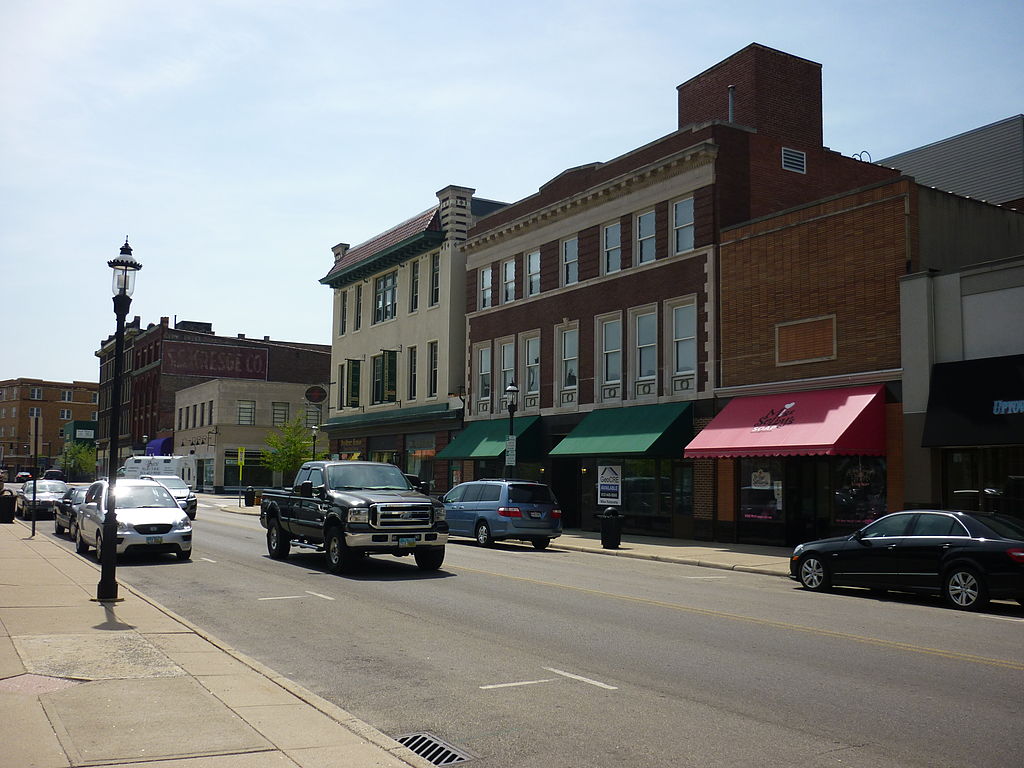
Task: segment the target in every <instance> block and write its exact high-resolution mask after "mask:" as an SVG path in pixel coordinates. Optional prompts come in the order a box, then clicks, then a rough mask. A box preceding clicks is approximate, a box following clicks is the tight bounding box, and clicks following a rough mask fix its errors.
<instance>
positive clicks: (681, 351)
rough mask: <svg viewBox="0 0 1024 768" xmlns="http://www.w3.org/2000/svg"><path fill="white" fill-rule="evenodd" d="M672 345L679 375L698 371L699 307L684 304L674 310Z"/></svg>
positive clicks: (675, 365)
mask: <svg viewBox="0 0 1024 768" xmlns="http://www.w3.org/2000/svg"><path fill="white" fill-rule="evenodd" d="M672 343H673V357H674V368H675V372H676V373H677V374H680V373H693V372H694V371H696V370H697V305H696V304H684V305H682V306H679V307H676V308H675V309H673V310H672Z"/></svg>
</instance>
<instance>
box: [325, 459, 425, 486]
mask: <svg viewBox="0 0 1024 768" xmlns="http://www.w3.org/2000/svg"><path fill="white" fill-rule="evenodd" d="M327 485H328V486H329V487H330V488H331V490H333V491H346V490H352V489H354V488H364V489H367V490H379V491H385V490H387V491H392V490H393V491H407V490H409V487H410V486H409V482H408V481H407V480H406V479H405V475H403V474H402V471H401V470H400V469H399V468H398V467H395V466H391V465H388V464H382V465H375V464H349V465H345V464H336V465H334V466H331V467H328V468H327Z"/></svg>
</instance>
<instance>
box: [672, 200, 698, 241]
mask: <svg viewBox="0 0 1024 768" xmlns="http://www.w3.org/2000/svg"><path fill="white" fill-rule="evenodd" d="M672 239H673V242H674V243H675V248H676V250H675V252H676V253H684V252H685V251H692V250H693V198H692V197H688V198H686V199H685V200H680V201H679V202H677V203H675V204H674V205H673V206H672Z"/></svg>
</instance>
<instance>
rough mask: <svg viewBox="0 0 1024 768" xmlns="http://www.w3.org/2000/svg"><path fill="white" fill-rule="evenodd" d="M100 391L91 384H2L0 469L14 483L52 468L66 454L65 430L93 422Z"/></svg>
mask: <svg viewBox="0 0 1024 768" xmlns="http://www.w3.org/2000/svg"><path fill="white" fill-rule="evenodd" d="M97 390H98V387H97V385H96V384H95V383H94V382H88V381H69V382H64V381H43V380H42V379H26V378H18V379H6V380H3V381H0V468H3V469H6V470H7V474H8V476H9V478H10V479H11V480H13V479H14V476H15V474H16V473H18V472H20V471H22V470H32V469H33V467H34V466H35V460H36V456H37V455H38V457H39V466H40V467H42V468H45V467H49V466H52V465H53V464H54V459H55V458H56V457H59V456H60V455H61V454H62V453H63V452H64V441H65V438H66V436H65V434H64V427H65V426H66V425H67V424H68V423H69V422H73V421H94V420H95V419H96V410H97V407H98V406H97Z"/></svg>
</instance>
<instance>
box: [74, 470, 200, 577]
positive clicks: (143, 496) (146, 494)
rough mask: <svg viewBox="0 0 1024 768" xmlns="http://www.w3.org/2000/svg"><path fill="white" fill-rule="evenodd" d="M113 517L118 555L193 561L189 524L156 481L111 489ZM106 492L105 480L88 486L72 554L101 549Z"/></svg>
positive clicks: (121, 482)
mask: <svg viewBox="0 0 1024 768" xmlns="http://www.w3.org/2000/svg"><path fill="white" fill-rule="evenodd" d="M114 498H115V500H116V502H117V503H116V504H115V506H114V515H115V517H116V518H117V553H118V554H119V555H121V554H124V553H125V552H128V551H138V552H154V553H158V552H173V553H174V554H176V555H177V556H178V559H179V560H188V559H189V558H190V557H192V521H191V520H189V518H188V515H186V514H185V512H184V511H183V510H182V509H181V507H180V506H178V502H177V501H175V499H174V497H173V496H171V493H170V491H168V490H167V489H166V488H165V487H164V486H162V485H161V484H160V483H158V482H156V481H155V480H141V479H139V480H129V479H124V478H123V479H120V480H118V481H117V485H116V486H115V487H114ZM108 499H109V488H108V482H107V481H106V480H99V481H97V482H95V483H93V484H92V485H90V486H89V490H88V491H86V494H85V503H84V504H82V507H81V514H80V515H79V518H78V533H77V535H76V536H75V550H76V551H77V552H78V554H80V555H84V554H86V553H87V552H88V551H89V549H90V547H95V548H96V559H97V560H98V559H99V558H100V553H101V551H102V548H103V520H104V518H105V517H106V514H107V505H108Z"/></svg>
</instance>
